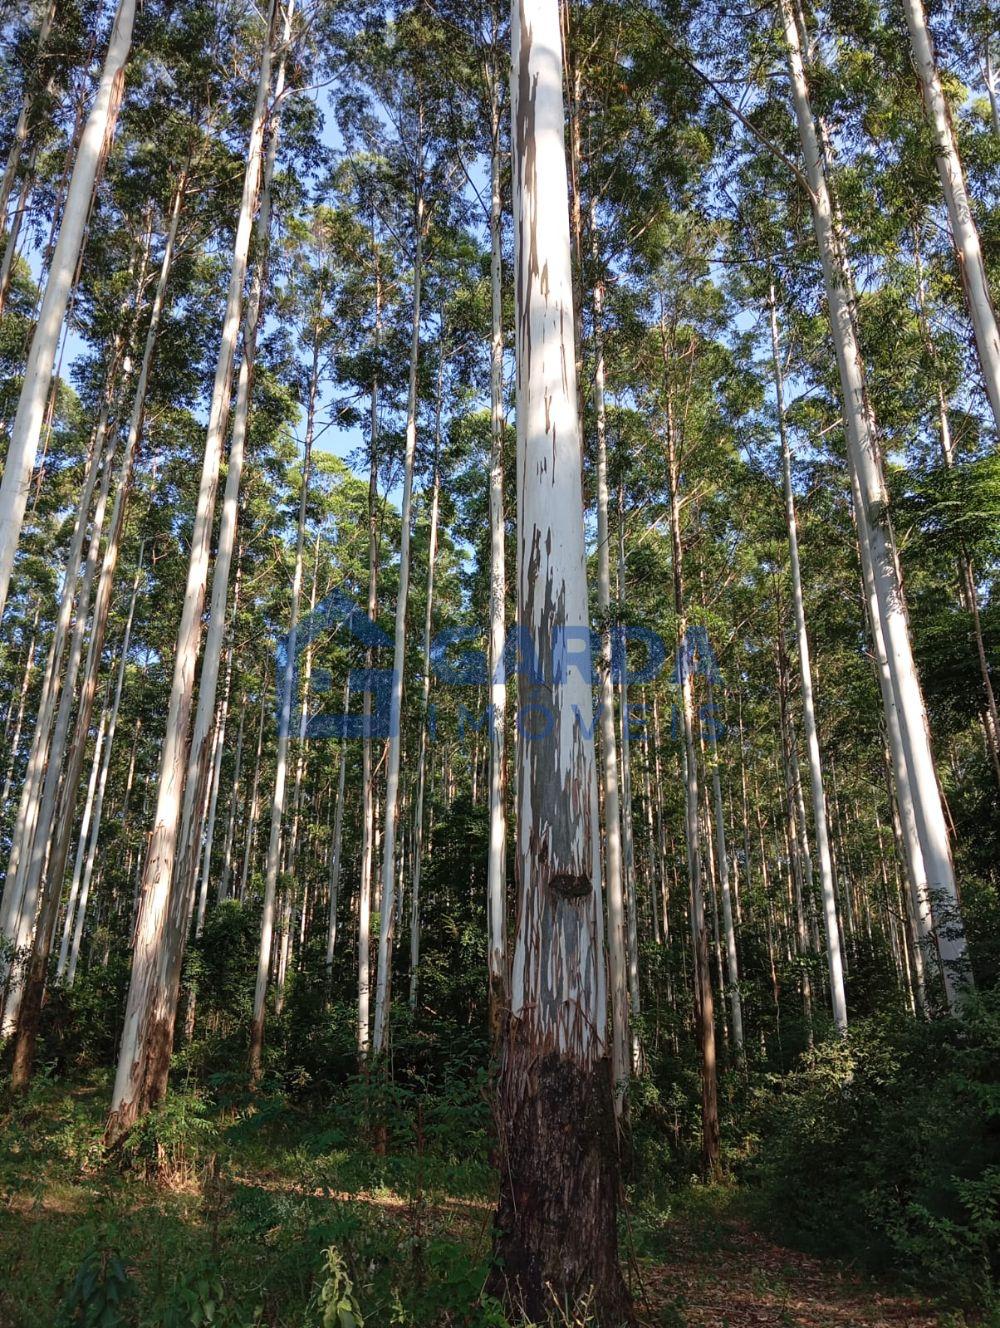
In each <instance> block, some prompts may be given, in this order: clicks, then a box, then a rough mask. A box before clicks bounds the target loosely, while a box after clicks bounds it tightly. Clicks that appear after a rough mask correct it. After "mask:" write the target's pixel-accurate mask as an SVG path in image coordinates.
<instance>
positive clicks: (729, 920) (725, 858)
mask: <svg viewBox="0 0 1000 1328" xmlns="http://www.w3.org/2000/svg"><path fill="white" fill-rule="evenodd" d="M708 712H709V718H708V724H707V725H706V727H707V729H708V746H709V751H710V752H711V754H712V794H713V797H714V800H715V856H716V858H717V860H718V866H719V893H720V894H721V896H722V925H723V930H724V931H725V936H726V977H727V987H728V991H729V1012H730V1018H731V1020H732V1025H733V1045H734V1046H735V1048H736V1054H737V1056H738V1057H739V1058H740V1059H742V1057H743V1000H742V998H741V996H740V968H739V960H738V958H737V954H736V926H735V923H734V922H733V897H732V891H731V890H730V886H729V853H728V851H727V849H726V822H725V811H724V809H723V805H722V777H721V774H720V772H719V744H718V733H717V719H716V711H715V698H714V694H713V690H712V684H711V682H709V684H708Z"/></svg>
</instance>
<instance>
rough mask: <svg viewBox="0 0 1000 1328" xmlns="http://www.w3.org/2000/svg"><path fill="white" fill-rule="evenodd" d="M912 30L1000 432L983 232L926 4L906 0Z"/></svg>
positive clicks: (997, 358) (999, 331)
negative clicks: (978, 224) (968, 186)
mask: <svg viewBox="0 0 1000 1328" xmlns="http://www.w3.org/2000/svg"><path fill="white" fill-rule="evenodd" d="M902 4H903V13H904V14H905V15H906V26H907V28H908V29H909V33H910V48H911V51H912V53H913V65H914V68H915V69H916V71H917V78H918V79H919V81H920V93H921V96H922V97H923V101H924V110H925V111H926V113H927V119H928V121H929V123H930V127H931V133H932V134H933V136H934V158H935V161H936V162H937V169H938V175H939V177H940V179H941V188H942V190H943V191H944V201H945V205H946V206H947V209H948V224H949V227H950V229H951V238H952V240H953V242H954V245H955V252H956V254H957V257H958V269H959V272H960V273H961V274H962V286H963V289H964V290H965V302H966V305H967V306H968V310H969V317H970V319H971V320H972V330H973V333H974V335H975V340H976V350H977V352H978V354H979V366H980V368H981V370H982V374H983V382H984V383H985V385H986V394H987V396H988V397H989V400H990V406H991V407H992V409H993V418H994V420H995V421H996V426H997V429H998V430H1000V325H998V323H997V312H996V309H995V308H994V307H993V299H992V296H991V294H990V285H989V279H988V278H987V276H986V266H985V264H984V262H983V251H982V246H981V245H980V243H979V231H978V230H977V228H976V223H975V219H974V218H973V215H972V204H971V202H970V200H969V195H968V192H967V191H966V187H965V174H964V172H963V170H962V159H961V157H960V156H959V154H958V140H957V138H956V136H955V127H954V125H953V124H952V121H951V112H950V110H949V107H948V101H947V98H946V97H945V95H944V91H943V90H942V87H941V79H940V77H939V75H938V68H937V61H936V59H935V55H934V43H933V41H932V40H931V34H930V31H929V29H928V27H927V16H926V14H925V13H924V6H923V0H902Z"/></svg>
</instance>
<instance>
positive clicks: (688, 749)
mask: <svg viewBox="0 0 1000 1328" xmlns="http://www.w3.org/2000/svg"><path fill="white" fill-rule="evenodd" d="M660 336H661V344H662V353H663V366H664V372H665V374H666V375H669V373H670V369H671V365H670V354H669V348H668V339H667V333H666V327H665V325H664V323H663V322H662V321H661V327H660ZM666 390H667V427H666V444H667V486H668V490H669V493H668V497H669V501H670V540H671V555H672V556H671V564H672V576H673V590H674V613H675V616H676V619H677V651H676V660H677V673H678V677H677V685H678V688H679V691H680V707H679V709H680V717H681V727H682V731H683V747H682V755H683V758H684V760H683V767H684V828H685V840H686V844H687V867H688V891H689V895H690V902H691V941H692V946H693V951H694V978H695V1007H696V1019H697V1028H698V1048H699V1052H700V1055H701V1118H702V1154H703V1157H704V1163H705V1169H706V1172H707V1173H708V1175H710V1176H713V1177H715V1176H718V1175H719V1174H720V1172H721V1169H722V1163H721V1158H720V1151H719V1149H720V1144H719V1096H718V1082H717V1066H716V1052H715V1002H714V999H713V996H712V977H711V972H710V970H709V962H708V930H707V927H706V924H705V902H704V884H703V878H702V862H701V847H700V842H699V834H698V799H699V793H698V757H697V752H696V749H695V728H694V726H695V712H694V680H693V677H692V662H691V661H690V660H689V658H688V654H689V647H688V641H687V610H686V607H685V603H684V541H683V538H682V534H681V498H680V458H679V456H678V454H677V438H676V426H675V422H674V410H673V401H672V397H671V389H670V386H669V384H668V385H667V389H666Z"/></svg>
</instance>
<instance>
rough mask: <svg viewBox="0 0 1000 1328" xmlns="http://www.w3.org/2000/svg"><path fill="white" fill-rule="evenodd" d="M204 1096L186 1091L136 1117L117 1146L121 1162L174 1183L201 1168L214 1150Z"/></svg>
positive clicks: (214, 1137)
mask: <svg viewBox="0 0 1000 1328" xmlns="http://www.w3.org/2000/svg"><path fill="white" fill-rule="evenodd" d="M218 1139H219V1131H218V1124H217V1122H216V1121H215V1120H213V1119H212V1118H211V1116H210V1114H209V1099H208V1097H207V1095H206V1094H205V1093H204V1092H203V1091H201V1090H200V1089H196V1088H188V1089H185V1090H181V1091H180V1092H174V1093H170V1094H168V1095H167V1097H166V1098H165V1099H164V1101H163V1102H160V1103H159V1104H158V1105H157V1106H156V1107H154V1108H153V1110H152V1111H150V1112H148V1113H147V1114H146V1115H145V1116H142V1117H140V1119H139V1120H138V1121H136V1123H135V1124H134V1125H133V1126H132V1128H131V1129H130V1130H129V1131H128V1133H127V1134H126V1136H125V1138H124V1140H123V1141H122V1144H121V1152H122V1156H123V1158H124V1159H125V1160H126V1161H127V1162H128V1163H129V1164H130V1165H132V1166H133V1167H136V1168H137V1169H140V1170H142V1171H144V1172H145V1173H146V1174H147V1175H153V1176H160V1177H163V1178H172V1179H178V1178H181V1177H183V1176H186V1175H191V1174H192V1173H193V1172H196V1171H197V1170H199V1169H200V1168H202V1167H204V1166H205V1165H206V1164H207V1163H208V1162H209V1161H210V1159H211V1158H212V1157H213V1156H214V1153H215V1150H216V1148H217V1146H218Z"/></svg>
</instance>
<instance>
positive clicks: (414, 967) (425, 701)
mask: <svg viewBox="0 0 1000 1328" xmlns="http://www.w3.org/2000/svg"><path fill="white" fill-rule="evenodd" d="M444 363H445V329H444V320H443V319H442V325H441V353H440V360H439V362H438V383H437V407H436V410H435V421H434V478H433V482H432V486H431V528H430V538H429V540H428V545H427V609H426V613H425V615H424V681H423V697H422V700H421V709H420V755H419V757H418V759H417V797H416V807H415V809H414V813H413V888H412V890H411V892H410V1009H411V1010H415V1009H416V1008H417V994H418V983H419V969H420V866H421V855H422V851H423V843H424V784H425V782H426V776H427V736H428V735H427V727H428V720H429V705H430V695H431V629H432V626H433V613H434V562H435V559H436V558H437V542H438V509H439V506H440V500H441V407H442V402H443V397H444Z"/></svg>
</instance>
